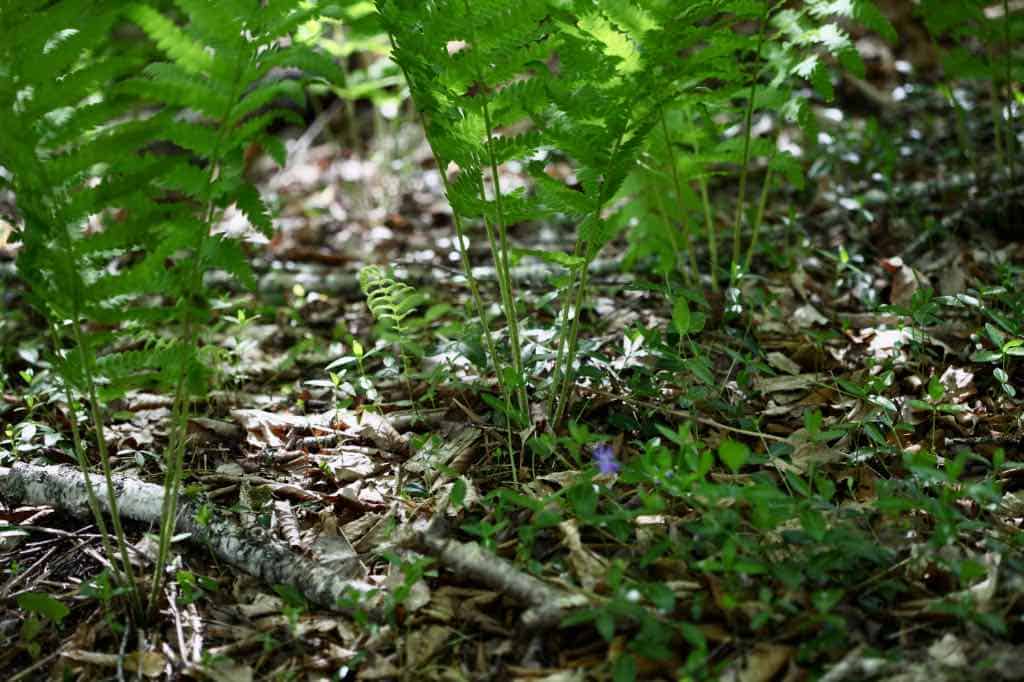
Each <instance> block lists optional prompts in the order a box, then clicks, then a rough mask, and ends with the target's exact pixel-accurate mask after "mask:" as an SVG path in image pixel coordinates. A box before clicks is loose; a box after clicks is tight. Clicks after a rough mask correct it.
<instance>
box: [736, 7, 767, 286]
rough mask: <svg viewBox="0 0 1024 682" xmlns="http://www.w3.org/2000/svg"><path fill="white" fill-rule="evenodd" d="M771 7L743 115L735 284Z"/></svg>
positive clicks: (764, 20)
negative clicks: (753, 124) (757, 98)
mask: <svg viewBox="0 0 1024 682" xmlns="http://www.w3.org/2000/svg"><path fill="white" fill-rule="evenodd" d="M769 12H770V8H766V9H765V14H764V15H763V16H762V17H761V19H760V21H759V24H758V29H757V51H756V52H755V54H754V69H755V71H754V77H753V79H752V80H751V82H750V93H749V95H748V97H747V108H746V111H745V112H744V115H743V161H742V166H741V167H740V186H739V192H738V196H737V197H736V220H735V222H734V223H733V229H732V263H731V265H730V268H729V270H730V272H729V282H730V284H733V285H734V284H735V283H736V279H737V276H738V274H739V273H738V269H739V266H740V251H741V247H740V234H741V230H742V227H743V213H744V211H745V209H746V203H747V196H746V195H747V175H748V173H749V171H750V168H749V166H750V146H751V144H750V143H751V138H752V136H753V129H752V123H753V118H754V99H755V98H756V97H757V82H758V77H759V73H758V71H759V70H760V69H759V67H760V63H761V51H762V50H763V49H764V34H765V27H766V26H767V24H768V13H769Z"/></svg>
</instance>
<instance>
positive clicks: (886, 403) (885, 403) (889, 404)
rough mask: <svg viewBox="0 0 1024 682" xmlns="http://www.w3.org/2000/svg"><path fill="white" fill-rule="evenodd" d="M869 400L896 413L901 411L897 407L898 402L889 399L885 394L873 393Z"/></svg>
mask: <svg viewBox="0 0 1024 682" xmlns="http://www.w3.org/2000/svg"><path fill="white" fill-rule="evenodd" d="M868 402H869V403H871V404H872V405H874V406H876V407H881V408H882V409H883V410H886V411H888V412H893V413H895V412H898V411H899V410H898V409H897V408H896V403H894V402H893V401H891V400H889V399H888V398H886V397H885V396H884V395H873V396H871V397H870V398H868Z"/></svg>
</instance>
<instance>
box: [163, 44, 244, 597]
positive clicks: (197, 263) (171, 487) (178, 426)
mask: <svg viewBox="0 0 1024 682" xmlns="http://www.w3.org/2000/svg"><path fill="white" fill-rule="evenodd" d="M244 67H245V58H244V57H239V59H238V60H237V61H236V63H235V70H234V74H233V80H232V85H231V92H230V93H229V94H228V99H227V101H228V106H227V110H226V111H225V112H224V115H223V117H222V118H221V121H220V126H219V130H218V131H217V138H216V141H215V143H214V146H213V151H212V152H211V154H210V160H209V171H208V173H207V181H206V191H207V193H208V195H209V196H208V197H207V198H206V206H205V208H204V210H203V227H202V229H201V231H200V233H199V240H198V242H197V243H196V246H195V254H194V257H193V259H192V269H191V272H190V273H189V277H188V278H187V280H186V281H187V282H188V289H187V290H186V291H185V296H184V301H183V302H182V305H183V306H184V311H183V318H182V327H181V328H182V332H181V336H180V338H181V339H183V340H184V341H185V342H186V344H187V345H186V346H185V348H187V349H194V348H196V347H197V346H198V343H199V329H198V325H196V324H194V322H193V319H192V317H193V316H192V314H191V311H190V310H189V305H190V300H191V299H192V298H193V297H195V296H198V295H199V294H200V293H201V292H202V288H203V268H202V261H203V256H202V254H203V247H204V246H205V245H206V240H207V239H208V238H209V236H210V227H211V226H212V225H213V223H214V220H213V219H214V216H215V215H216V213H217V205H216V203H215V201H214V198H213V187H214V184H215V183H216V181H217V178H218V177H219V175H220V171H221V166H222V163H223V159H222V158H221V157H220V152H221V146H222V145H223V143H224V137H225V135H226V134H227V132H228V130H227V125H226V123H227V121H229V120H230V119H231V113H232V110H233V109H234V107H235V105H236V104H237V100H238V91H239V87H240V84H241V83H240V81H241V78H242V73H243V72H244ZM188 371H189V362H188V360H187V359H183V361H182V365H181V371H180V372H179V374H178V380H177V385H176V386H175V390H174V406H173V408H172V415H173V420H174V428H173V431H172V436H171V439H170V440H169V442H168V445H167V450H166V455H165V459H169V460H170V461H169V462H167V463H166V467H167V469H166V471H165V472H164V499H163V503H162V505H161V515H160V538H159V547H158V549H157V558H156V563H155V565H154V568H153V583H152V587H151V590H150V594H149V615H150V616H153V615H155V611H156V606H157V602H158V600H159V597H160V590H161V589H162V587H163V579H164V575H163V574H164V569H165V567H166V566H167V560H168V556H169V554H170V548H171V539H172V538H173V537H174V530H175V528H176V527H177V513H178V496H179V494H180V491H181V477H182V472H183V471H184V467H185V446H186V443H187V441H188V416H189V405H190V403H189V396H188ZM167 455H169V457H167Z"/></svg>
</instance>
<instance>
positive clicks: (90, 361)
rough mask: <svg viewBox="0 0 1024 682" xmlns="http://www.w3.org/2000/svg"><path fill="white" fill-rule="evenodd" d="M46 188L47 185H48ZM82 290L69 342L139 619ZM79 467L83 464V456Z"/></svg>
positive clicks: (64, 240) (67, 240)
mask: <svg viewBox="0 0 1024 682" xmlns="http://www.w3.org/2000/svg"><path fill="white" fill-rule="evenodd" d="M38 170H39V173H40V176H41V177H42V178H43V180H44V182H47V180H46V178H47V172H46V170H45V168H43V166H42V164H39V168H38ZM47 184H49V183H48V182H47ZM51 215H52V214H51ZM51 221H52V222H53V223H54V224H56V222H57V220H56V216H55V215H52V217H51ZM57 234H58V235H59V237H58V238H59V239H60V241H61V244H62V247H63V250H64V257H65V258H68V259H73V257H74V256H73V254H74V253H75V250H74V244H72V242H71V234H70V233H69V232H68V230H67V229H66V227H64V226H59V227H58V228H57ZM72 265H73V264H72ZM71 269H72V271H77V268H75V267H72V268H71ZM83 290H84V287H79V288H77V289H76V290H75V291H74V292H72V296H71V304H72V310H71V314H72V319H71V330H72V339H73V341H74V343H75V347H76V348H77V349H78V355H79V359H80V362H81V364H82V374H83V378H84V379H85V387H86V392H87V395H88V399H89V415H90V418H91V420H92V423H93V427H94V428H95V429H96V448H97V451H98V453H99V459H100V468H101V470H102V473H103V480H104V483H106V485H107V505H108V507H109V509H110V516H111V524H112V526H113V528H114V537H115V538H116V540H117V549H118V551H119V553H120V555H121V567H122V571H123V573H124V578H125V580H126V581H127V583H128V585H127V586H126V587H127V588H128V600H129V603H130V604H131V607H132V612H133V613H134V614H135V615H142V596H141V594H140V593H139V586H138V583H136V582H135V571H134V570H133V569H132V563H131V559H130V558H129V556H128V541H127V540H126V539H125V534H124V527H123V525H122V524H121V515H120V513H119V509H118V503H117V491H116V490H115V488H114V476H113V472H112V470H111V467H110V451H109V450H108V449H107V439H106V436H105V435H104V433H103V413H102V410H101V409H100V402H99V396H98V395H97V391H96V380H95V376H94V368H95V362H96V355H95V353H94V352H93V350H92V347H91V346H90V345H89V344H88V342H87V341H86V339H85V337H84V336H83V334H82V324H84V319H83V315H82V300H81V296H82V291H83ZM68 407H69V409H74V408H73V407H71V405H69V406H68ZM79 463H80V464H85V463H86V462H85V458H84V453H83V457H82V458H81V459H80V461H79ZM85 472H86V469H85V468H83V469H82V473H83V475H86V473H85ZM87 495H88V493H87ZM92 497H95V494H93V495H92ZM97 508H98V507H97ZM97 525H98V524H97ZM104 551H108V552H109V548H104ZM108 558H109V559H111V560H113V558H114V557H113V555H111V554H109V553H108Z"/></svg>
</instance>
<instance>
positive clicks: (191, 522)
mask: <svg viewBox="0 0 1024 682" xmlns="http://www.w3.org/2000/svg"><path fill="white" fill-rule="evenodd" d="M93 480H94V481H95V479H93ZM114 485H115V487H116V488H117V490H116V495H117V502H118V507H119V509H120V512H121V515H122V516H123V517H125V518H128V519H132V520H134V521H138V522H141V523H145V524H151V525H154V526H155V525H156V524H157V523H158V522H159V521H160V510H161V507H162V503H163V488H162V487H161V486H159V485H155V484H152V483H145V482H143V481H140V480H138V479H135V478H131V477H128V476H117V477H115V481H114ZM96 490H97V497H98V498H99V501H100V504H101V506H102V507H103V510H104V511H105V512H107V513H109V508H108V506H107V502H106V500H107V493H106V487H105V485H104V484H102V483H98V484H97V485H96ZM0 497H3V499H4V500H5V501H6V502H7V504H10V505H49V506H52V507H55V508H57V509H58V510H60V511H62V512H65V513H68V514H71V515H73V516H76V517H79V518H88V517H89V516H90V513H91V512H90V511H89V505H88V501H87V500H88V498H87V496H86V489H85V479H84V478H83V476H82V473H81V472H80V471H79V470H78V469H75V468H72V467H66V466H36V465H32V464H24V463H20V462H19V463H15V465H14V466H13V467H11V468H0ZM179 509H180V512H179V514H178V519H177V522H176V524H175V532H176V533H180V534H187V536H188V539H189V540H191V541H192V542H193V543H195V544H198V545H200V546H204V547H206V548H208V549H209V550H210V551H211V552H213V554H214V555H215V556H217V557H218V558H219V559H221V560H223V561H226V562H228V563H230V564H231V565H233V566H236V567H237V568H240V569H242V570H244V571H245V572H247V573H249V574H250V575H254V576H257V577H259V578H261V579H263V580H264V581H266V582H267V583H269V584H271V585H277V584H285V585H289V586H291V587H293V588H295V589H296V590H298V591H299V592H301V593H302V594H303V595H304V596H305V597H306V598H307V599H308V600H309V601H310V602H312V603H314V604H316V605H318V606H321V607H324V608H328V609H332V610H337V611H341V612H347V611H348V610H349V609H348V608H346V607H344V606H342V605H341V604H340V602H341V601H342V600H343V599H346V598H347V597H352V596H354V595H361V597H362V598H361V599H360V607H361V608H363V609H365V610H366V611H368V612H370V613H371V614H373V613H374V611H376V610H377V607H378V606H379V602H378V601H377V599H376V598H375V597H374V596H372V595H373V593H374V590H375V588H374V586H372V585H370V584H369V583H367V582H365V581H362V580H355V579H351V578H350V577H348V576H347V574H346V572H343V571H339V570H338V567H337V566H333V565H332V566H331V568H330V569H328V568H326V567H324V566H322V565H320V564H319V563H317V562H316V561H313V560H312V559H309V558H307V557H305V556H302V555H300V554H296V553H294V552H293V551H291V550H290V549H289V548H288V547H287V546H286V545H284V544H283V543H281V542H278V541H277V540H274V539H273V538H271V537H269V536H268V535H267V533H266V532H265V531H264V530H263V529H262V528H259V527H255V528H243V527H242V526H240V525H238V524H237V523H235V522H233V521H232V520H230V519H227V518H225V517H223V516H220V515H218V514H217V513H214V514H213V516H212V518H210V519H209V520H208V521H207V522H205V523H200V522H199V521H198V520H197V516H196V512H197V511H198V508H197V507H196V505H195V504H194V503H191V502H186V503H184V504H182V505H180V506H179ZM346 603H350V602H349V601H348V600H347V599H346Z"/></svg>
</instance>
